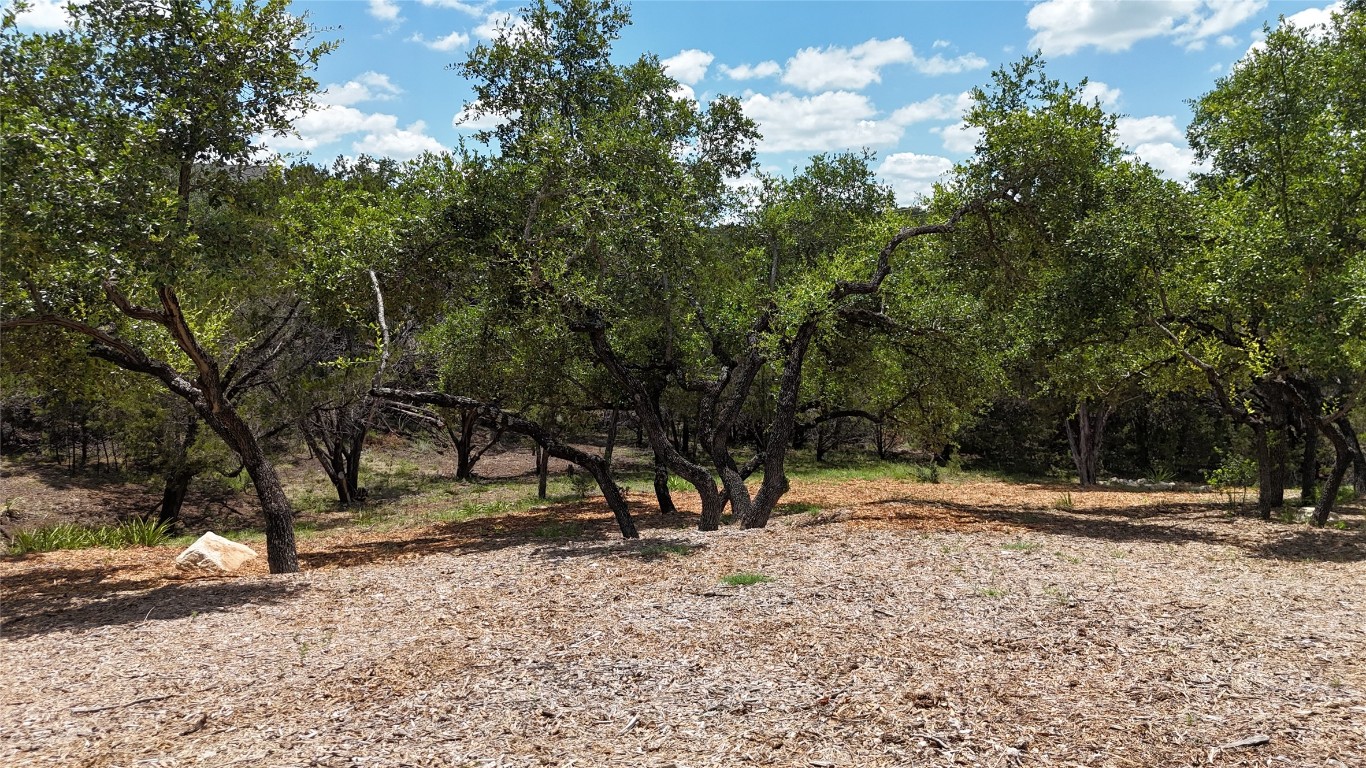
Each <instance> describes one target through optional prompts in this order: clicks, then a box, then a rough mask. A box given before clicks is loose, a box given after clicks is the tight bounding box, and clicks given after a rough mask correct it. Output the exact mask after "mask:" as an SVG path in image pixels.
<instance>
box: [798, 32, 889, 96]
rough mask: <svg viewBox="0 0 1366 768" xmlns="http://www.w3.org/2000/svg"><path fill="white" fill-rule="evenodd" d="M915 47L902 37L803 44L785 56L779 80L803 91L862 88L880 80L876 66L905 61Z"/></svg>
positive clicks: (879, 68) (879, 67) (880, 67)
mask: <svg viewBox="0 0 1366 768" xmlns="http://www.w3.org/2000/svg"><path fill="white" fill-rule="evenodd" d="M914 58H915V50H914V49H912V48H911V44H910V43H908V42H906V40H905V39H904V38H900V37H894V38H892V39H891V40H878V39H876V38H874V39H872V40H868V41H865V42H862V43H859V44H858V45H856V46H854V47H853V48H843V47H840V46H837V45H832V46H830V47H828V48H823V49H822V48H803V49H802V50H800V51H797V55H795V56H793V57H792V58H790V59H788V60H787V71H786V72H784V73H783V82H784V83H787V84H788V85H792V86H796V87H798V88H801V89H802V90H805V91H821V90H825V89H827V88H855V89H857V88H863V87H864V86H866V85H868V84H869V83H878V82H881V81H882V75H881V74H880V72H879V70H881V69H882V68H883V67H885V66H887V65H889V64H909V63H910V62H911V60H912V59H914Z"/></svg>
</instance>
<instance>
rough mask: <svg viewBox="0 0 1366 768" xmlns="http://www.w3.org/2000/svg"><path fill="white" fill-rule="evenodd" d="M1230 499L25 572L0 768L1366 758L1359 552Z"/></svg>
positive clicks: (8, 659) (898, 498) (548, 516)
mask: <svg viewBox="0 0 1366 768" xmlns="http://www.w3.org/2000/svg"><path fill="white" fill-rule="evenodd" d="M678 496H679V501H680V502H686V499H685V498H684V496H685V495H684V494H681V493H680V494H678ZM1068 500H1070V507H1071V508H1070V509H1068V508H1066V507H1068V506H1069V504H1068V503H1067V501H1068ZM1221 501H1222V499H1221V498H1220V497H1217V496H1216V495H1213V494H1195V493H1171V492H1167V493H1155V492H1132V491H1118V490H1110V491H1095V492H1081V491H1078V490H1077V489H1075V488H1070V489H1069V488H1066V487H1064V486H1050V485H1018V484H1003V483H985V482H983V483H961V484H943V485H928V484H915V483H903V482H889V481H882V482H868V481H851V482H844V483H801V482H797V483H795V484H794V490H793V492H792V493H791V494H790V495H789V496H788V497H786V498H785V502H786V503H787V506H785V507H784V508H783V510H782V511H783V512H784V513H785V514H783V515H782V516H781V517H779V518H778V519H776V520H775V521H774V522H773V524H772V525H771V526H770V527H769V528H767V529H764V530H759V531H741V530H737V529H734V528H727V529H723V530H722V531H719V532H713V533H700V532H697V531H695V530H693V529H692V525H693V524H695V517H693V513H694V512H695V509H694V510H693V512H688V511H687V509H686V504H685V505H684V506H685V514H684V515H683V517H682V519H678V518H674V519H670V518H664V517H661V516H659V515H658V514H657V511H656V510H655V508H654V506H653V503H652V499H650V498H649V497H647V496H645V495H642V494H633V495H632V505H633V510H634V511H635V512H636V513H637V514H638V516H639V521H640V523H641V528H642V531H643V537H642V538H641V539H640V540H638V541H630V542H624V541H621V540H620V539H619V538H617V537H616V536H615V534H614V531H613V529H612V526H611V519H610V515H608V514H607V512H606V510H605V508H603V506H602V505H601V504H600V503H598V502H594V501H592V500H589V501H585V502H582V503H571V504H559V505H551V506H546V507H543V508H538V509H532V510H529V511H526V512H519V513H514V514H508V515H504V516H500V517H490V518H481V519H476V520H469V521H466V522H461V523H444V524H436V525H427V526H423V527H417V528H409V529H402V530H380V529H365V528H355V527H348V528H337V529H332V530H327V531H323V532H320V533H317V534H314V535H311V536H307V537H305V538H303V539H301V541H300V554H301V559H302V561H303V564H304V568H305V571H304V572H303V573H301V574H297V575H291V576H270V575H267V574H266V573H264V564H263V563H262V562H261V560H263V559H264V558H262V559H261V560H257V561H254V562H253V563H252V564H251V565H250V566H249V567H248V568H247V569H245V570H244V572H242V573H240V574H238V575H234V576H232V577H227V578H204V577H198V578H187V577H185V576H184V575H183V574H180V573H177V572H176V571H175V570H174V569H173V568H172V567H171V565H170V561H171V559H172V558H173V557H174V555H175V554H176V552H175V550H174V549H170V548H146V549H138V550H122V551H107V550H85V551H79V552H63V553H50V554H45V555H34V556H28V557H24V558H7V559H3V560H0V587H2V588H3V609H4V615H5V621H4V624H3V625H0V632H2V633H3V640H0V650H3V654H4V659H5V667H6V670H5V671H6V675H5V677H4V680H5V684H4V687H3V690H2V691H0V733H4V735H5V738H4V739H0V765H5V766H42V765H61V766H123V767H125V768H128V767H131V766H139V765H140V766H182V765H183V766H192V765H200V764H206V765H215V766H221V765H233V764H243V765H253V766H358V765H366V766H445V765H450V766H538V765H554V766H656V767H659V768H662V767H663V766H676V767H677V768H684V767H685V766H694V767H701V766H736V765H747V764H754V765H772V766H849V767H850V768H856V767H859V766H941V765H987V766H1031V765H1039V766H1055V765H1056V766H1174V765H1192V766H1194V765H1218V766H1235V765H1236V766H1253V765H1256V766H1277V765H1287V766H1353V767H1355V766H1362V765H1366V666H1363V665H1362V664H1361V655H1362V649H1363V647H1366V618H1364V617H1366V537H1363V534H1362V532H1361V531H1360V530H1359V529H1358V530H1312V529H1307V528H1305V527H1304V526H1301V525H1287V524H1280V523H1263V522H1260V521H1256V520H1251V519H1248V518H1245V517H1240V516H1235V515H1231V514H1229V510H1228V509H1227V508H1226V507H1225V506H1224V505H1222V504H1221V503H1220V502H1221ZM1059 507H1063V508H1062V509H1060V508H1059ZM1353 521H1354V522H1355V519H1354V520H1353ZM737 572H750V573H756V574H762V575H763V576H765V577H767V578H769V579H771V580H770V581H766V582H761V583H758V584H754V585H751V586H731V585H728V584H726V583H724V582H723V581H722V578H723V577H725V576H727V575H731V574H734V573H737Z"/></svg>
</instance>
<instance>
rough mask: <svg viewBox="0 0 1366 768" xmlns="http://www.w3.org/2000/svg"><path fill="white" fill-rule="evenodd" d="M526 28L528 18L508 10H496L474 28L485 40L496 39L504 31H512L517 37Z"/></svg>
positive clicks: (476, 34)
mask: <svg viewBox="0 0 1366 768" xmlns="http://www.w3.org/2000/svg"><path fill="white" fill-rule="evenodd" d="M526 28H527V22H526V19H524V18H522V17H521V16H516V15H514V14H511V13H508V12H506V11H494V12H493V13H490V14H489V15H488V16H485V17H484V20H483V22H481V23H480V24H479V26H477V27H475V28H474V35H475V37H482V38H484V39H485V40H496V39H498V38H499V37H501V36H502V35H503V34H504V33H510V34H511V35H513V36H514V37H516V36H517V35H518V34H519V33H520V32H522V31H523V30H525V29H526Z"/></svg>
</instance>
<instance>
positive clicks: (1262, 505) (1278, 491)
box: [1252, 424, 1290, 520]
mask: <svg viewBox="0 0 1366 768" xmlns="http://www.w3.org/2000/svg"><path fill="white" fill-rule="evenodd" d="M1252 435H1253V444H1254V447H1255V451H1256V458H1257V511H1258V513H1259V514H1260V515H1261V517H1262V519H1263V520H1270V519H1271V514H1272V512H1273V511H1274V510H1277V509H1280V508H1281V507H1283V506H1285V479H1286V471H1285V470H1286V464H1287V461H1288V459H1289V453H1290V452H1289V450H1288V448H1287V446H1286V440H1285V431H1284V430H1281V429H1275V428H1272V427H1268V426H1266V425H1265V424H1254V425H1253V427H1252Z"/></svg>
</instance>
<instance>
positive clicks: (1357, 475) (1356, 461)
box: [1336, 416, 1366, 499]
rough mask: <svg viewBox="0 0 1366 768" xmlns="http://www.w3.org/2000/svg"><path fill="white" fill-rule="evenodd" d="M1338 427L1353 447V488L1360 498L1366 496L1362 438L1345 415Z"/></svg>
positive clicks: (1365, 471)
mask: <svg viewBox="0 0 1366 768" xmlns="http://www.w3.org/2000/svg"><path fill="white" fill-rule="evenodd" d="M1336 423H1337V426H1338V429H1339V430H1341V431H1342V436H1343V438H1344V439H1346V440H1347V444H1348V445H1349V446H1351V448H1352V490H1353V491H1354V493H1355V495H1356V497H1357V498H1358V499H1360V498H1362V497H1366V454H1364V453H1362V450H1361V440H1360V439H1359V438H1358V437H1357V433H1356V430H1355V429H1353V428H1352V421H1351V419H1349V418H1347V417H1346V416H1343V417H1342V418H1340V419H1338V420H1337V422H1336Z"/></svg>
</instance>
